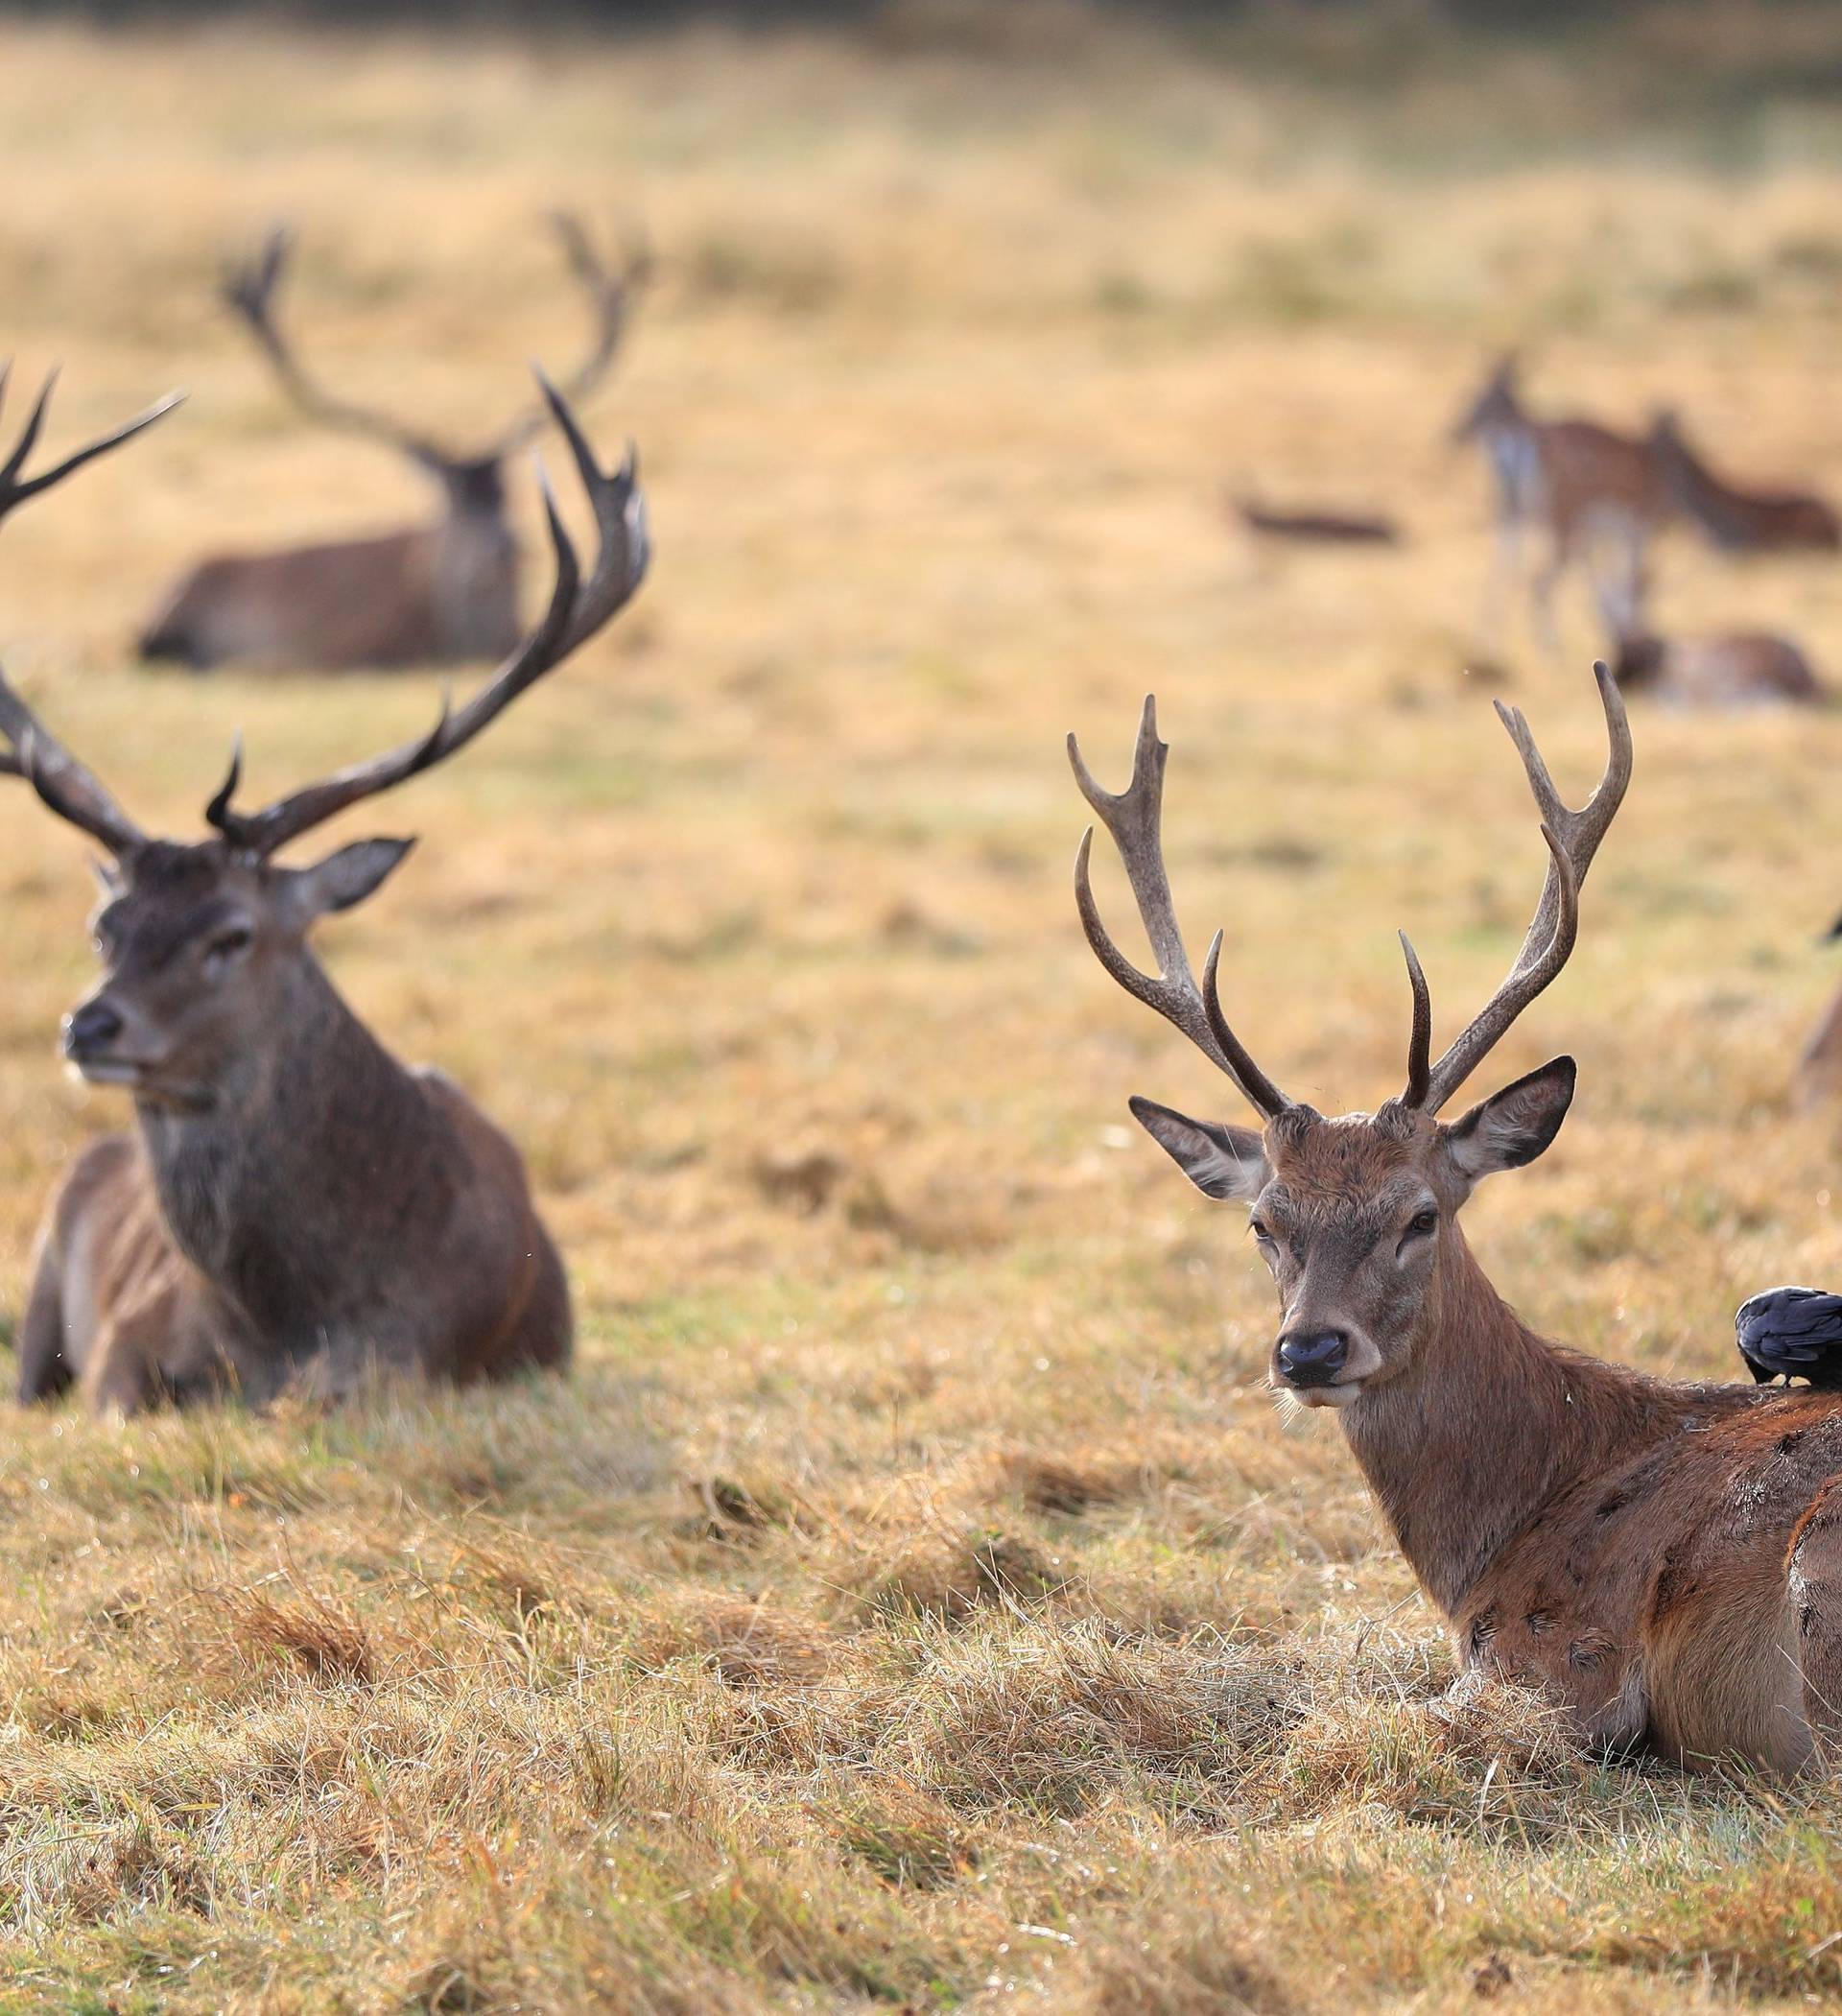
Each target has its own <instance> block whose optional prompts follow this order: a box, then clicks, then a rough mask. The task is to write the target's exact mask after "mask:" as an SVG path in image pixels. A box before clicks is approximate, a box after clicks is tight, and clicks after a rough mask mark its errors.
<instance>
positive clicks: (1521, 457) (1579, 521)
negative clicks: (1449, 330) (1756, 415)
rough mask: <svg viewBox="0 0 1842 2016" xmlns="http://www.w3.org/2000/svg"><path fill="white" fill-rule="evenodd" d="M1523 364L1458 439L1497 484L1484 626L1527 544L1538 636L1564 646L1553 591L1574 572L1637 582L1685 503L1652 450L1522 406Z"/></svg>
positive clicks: (1488, 395) (1506, 361)
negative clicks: (1533, 544)
mask: <svg viewBox="0 0 1842 2016" xmlns="http://www.w3.org/2000/svg"><path fill="white" fill-rule="evenodd" d="M1519 376H1520V369H1519V366H1518V362H1517V360H1516V358H1515V357H1514V356H1513V355H1512V356H1505V357H1503V358H1501V359H1500V360H1499V362H1498V364H1497V366H1496V368H1494V369H1493V370H1492V372H1491V374H1490V376H1489V377H1488V378H1487V379H1486V380H1485V382H1484V388H1483V390H1482V391H1480V392H1479V393H1478V395H1477V397H1476V399H1474V400H1473V401H1472V403H1471V404H1470V405H1469V406H1468V407H1467V408H1466V409H1465V411H1464V412H1463V413H1462V414H1461V415H1460V416H1459V419H1458V422H1457V425H1456V426H1455V427H1454V428H1453V429H1452V439H1453V440H1454V441H1455V442H1459V443H1465V442H1471V441H1475V442H1476V443H1477V445H1478V446H1479V447H1480V448H1481V449H1482V450H1483V452H1484V457H1485V460H1486V461H1487V462H1489V464H1490V470H1491V474H1492V477H1493V478H1494V479H1495V482H1496V488H1497V496H1496V541H1495V546H1494V548H1493V551H1492V557H1491V566H1490V573H1489V576H1488V578H1487V580H1486V582H1485V588H1484V615H1483V626H1484V628H1485V629H1486V630H1487V631H1488V630H1491V629H1495V628H1496V622H1497V605H1498V603H1499V601H1500V596H1501V594H1502V590H1503V587H1504V585H1505V583H1506V582H1507V581H1509V580H1510V579H1511V578H1512V577H1513V575H1514V574H1515V572H1516V570H1517V568H1518V566H1519V565H1520V562H1521V558H1522V552H1523V541H1524V539H1525V538H1527V537H1530V536H1534V537H1535V538H1537V539H1538V540H1539V541H1540V542H1541V547H1542V552H1541V557H1540V558H1539V561H1538V563H1537V565H1536V568H1535V571H1534V573H1533V574H1532V575H1531V576H1530V579H1529V596H1530V601H1531V605H1532V608H1533V614H1534V620H1535V630H1536V635H1537V637H1538V639H1539V640H1540V642H1541V644H1542V646H1543V648H1544V649H1545V650H1547V651H1549V652H1552V651H1554V650H1555V649H1556V648H1557V645H1558V632H1557V631H1556V629H1555V625H1554V591H1555V588H1556V587H1557V586H1558V584H1559V582H1560V580H1561V577H1562V575H1563V574H1564V573H1566V572H1567V570H1568V569H1569V568H1579V569H1582V570H1584V571H1587V572H1589V573H1591V574H1593V575H1594V576H1596V577H1600V578H1604V577H1607V576H1613V575H1616V576H1618V577H1628V578H1630V579H1632V580H1634V581H1635V579H1636V578H1637V576H1638V575H1639V574H1640V573H1641V570H1642V567H1643V561H1644V556H1645V554H1646V553H1647V552H1648V550H1649V546H1650V542H1651V540H1652V538H1653V537H1654V536H1655V535H1656V534H1657V533H1658V532H1659V531H1661V530H1662V528H1663V527H1664V526H1665V524H1667V523H1668V521H1669V519H1670V518H1671V517H1672V516H1674V515H1675V510H1676V504H1675V499H1674V496H1673V494H1672V492H1671V490H1670V488H1669V486H1668V485H1667V484H1666V483H1665V481H1664V478H1663V473H1662V471H1661V469H1660V468H1659V467H1658V464H1657V458H1656V456H1655V454H1654V453H1653V452H1652V449H1651V447H1650V444H1649V443H1648V442H1647V441H1642V440H1638V439H1633V438H1632V437H1631V436H1629V435H1623V434H1618V433H1616V432H1614V430H1613V429H1611V428H1610V427H1601V426H1600V425H1599V424H1598V423H1597V422H1596V421H1594V420H1583V419H1560V420H1538V419H1537V418H1536V417H1535V416H1534V415H1532V414H1531V413H1530V412H1529V411H1528V409H1527V407H1525V406H1524V405H1523V399H1522V393H1521V391H1520V386H1519Z"/></svg>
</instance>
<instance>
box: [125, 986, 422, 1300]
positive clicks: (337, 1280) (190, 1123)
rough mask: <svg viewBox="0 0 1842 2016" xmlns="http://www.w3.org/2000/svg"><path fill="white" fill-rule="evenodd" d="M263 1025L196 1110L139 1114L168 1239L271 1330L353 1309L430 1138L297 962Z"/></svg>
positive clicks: (351, 1026) (407, 1081)
mask: <svg viewBox="0 0 1842 2016" xmlns="http://www.w3.org/2000/svg"><path fill="white" fill-rule="evenodd" d="M267 1021H268V1026H267V1029H266V1031H265V1032H264V1036H263V1038H262V1040H260V1041H259V1042H257V1043H255V1044H253V1045H252V1046H251V1047H250V1048H249V1049H248V1050H247V1051H246V1052H245V1053H244V1054H243V1055H241V1056H240V1057H239V1058H238V1059H237V1060H236V1062H235V1063H234V1064H233V1065H231V1066H230V1067H229V1068H227V1069H225V1070H224V1071H223V1072H221V1073H220V1074H219V1077H218V1079H217V1081H216V1082H215V1084H214V1086H213V1092H214V1095H215V1096H214V1100H213V1103H212V1104H211V1106H210V1107H209V1108H208V1109H207V1110H204V1111H200V1112H176V1111H174V1110H173V1109H171V1108H167V1107H156V1106H153V1105H150V1104H146V1103H142V1104H141V1105H140V1106H139V1107H138V1113H139V1119H140V1126H141V1134H142V1139H143V1141H144V1142H145V1144H146V1148H147V1152H148V1159H149V1162H150V1164H151V1167H152V1170H153V1180H154V1186H155V1189H156V1192H157V1194H158V1197H159V1201H160V1207H161V1212H162V1215H163V1216H164V1218H165V1220H166V1222H167V1226H168V1229H169V1230H170V1231H171V1233H172V1235H173V1237H174V1240H175V1242H176V1244H177V1245H178V1247H179V1249H180V1250H181V1251H182V1252H183V1253H184V1254H185V1256H186V1257H187V1259H189V1260H190V1261H191V1262H192V1263H193V1265H194V1266H196V1267H197V1268H198V1269H200V1270H201V1272H202V1273H204V1274H205V1275H206V1276H208V1277H209V1278H210V1279H211V1281H212V1282H213V1283H214V1284H215V1285H216V1286H217V1287H218V1288H219V1289H220V1290H221V1291H223V1292H224V1293H226V1294H227V1295H228V1296H230V1298H231V1299H232V1300H233V1301H234V1302H236V1303H237V1304H238V1305H239V1306H240V1307H241V1308H242V1309H243V1310H244V1311H245V1313H246V1314H247V1315H248V1316H249V1318H250V1319H251V1320H252V1321H253V1322H254V1323H255V1325H256V1326H257V1328H258V1329H259V1330H262V1331H264V1332H266V1333H273V1332H275V1331H277V1330H284V1331H285V1330H292V1329H294V1328H295V1327H299V1326H301V1325H302V1324H305V1325H309V1326H311V1325H313V1324H315V1323H319V1322H324V1321H328V1320H331V1319H333V1318H334V1317H335V1316H337V1315H338V1314H339V1313H340V1307H341V1305H342V1303H347V1302H349V1301H351V1300H352V1299H353V1297H354V1295H357V1297H358V1299H361V1300H362V1288H363V1286H364V1284H365V1283H366V1281H367V1280H369V1279H370V1278H371V1277H372V1275H373V1274H374V1273H375V1272H376V1271H377V1269H378V1268H381V1266H382V1265H383V1264H384V1262H385V1260H386V1259H387V1257H388V1247H389V1245H390V1240H391V1238H392V1236H393V1226H394V1222H395V1219H396V1217H397V1216H398V1214H399V1210H400V1207H401V1205H402V1203H403V1200H404V1199H405V1198H409V1197H411V1196H413V1195H414V1194H415V1193H416V1191H417V1189H418V1188H419V1187H428V1186H430V1185H431V1184H433V1183H434V1168H433V1166H434V1165H437V1163H438V1154H439V1149H440V1143H439V1141H438V1139H437V1138H436V1137H437V1136H438V1134H439V1131H440V1129H439V1122H438V1118H437V1114H436V1112H435V1110H434V1108H433V1107H432V1105H431V1103H430V1102H429V1101H428V1100H427V1099H426V1098H425V1097H424V1096H423V1093H422V1090H421V1087H420V1086H419V1084H418V1083H417V1081H416V1079H414V1078H413V1077H412V1076H411V1074H410V1073H409V1072H408V1071H406V1070H405V1069H404V1068H403V1067H402V1065H400V1064H399V1063H397V1061H396V1060H395V1058H393V1057H392V1056H391V1055H390V1053H389V1052H388V1051H386V1050H385V1049H384V1047H383V1045H382V1044H380V1043H379V1042H378V1041H377V1040H376V1038H375V1037H374V1036H372V1035H371V1033H370V1032H369V1031H368V1030H367V1029H366V1027H365V1025H364V1024H363V1023H362V1022H360V1021H359V1019H358V1017H357V1016H356V1015H354V1014H353V1013H352V1011H351V1009H350V1008H347V1007H346V1005H345V1003H344V1001H343V1000H342V998H341V997H340V994H339V992H338V990H337V989H336V988H335V987H334V986H333V984H332V983H331V981H330V980H328V979H327V977H326V975H325V973H324V971H323V970H322V969H321V967H320V966H319V963H318V962H317V961H315V960H314V958H313V957H312V955H311V954H309V953H307V952H305V951H302V952H301V953H300V954H299V955H298V956H297V958H296V959H295V961H293V962H292V963H291V965H290V967H289V969H288V971H287V972H286V974H285V975H284V976H283V978H282V979H281V982H280V984H279V986H278V989H277V994H276V997H275V998H274V999H273V1000H272V1002H271V1004H270V1005H269V1015H268V1018H267ZM435 1187H438V1185H436V1186H435ZM373 1263H376V1265H375V1266H373Z"/></svg>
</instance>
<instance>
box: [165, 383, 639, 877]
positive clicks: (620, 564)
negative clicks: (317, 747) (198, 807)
mask: <svg viewBox="0 0 1842 2016" xmlns="http://www.w3.org/2000/svg"><path fill="white" fill-rule="evenodd" d="M538 383H539V385H540V386H541V387H542V389H543V394H544V398H545V400H546V402H547V403H548V405H549V407H550V410H551V412H552V414H553V415H555V420H556V423H557V425H558V426H559V427H560V428H561V429H562V431H563V436H564V438H565V439H566V440H567V441H568V443H569V448H570V454H571V456H572V457H573V459H574V461H575V463H576V467H577V470H578V473H579V475H580V477H581V481H582V486H583V488H584V489H585V490H586V492H587V493H588V499H589V503H590V505H591V507H592V508H593V510H594V513H595V522H596V529H597V534H598V538H599V549H598V551H597V554H596V558H595V565H594V567H593V568H592V569H591V570H590V572H589V575H588V578H587V580H586V581H584V580H583V579H582V578H581V574H580V570H579V565H578V562H577V558H576V551H575V548H574V547H573V546H572V545H571V544H570V540H569V534H567V533H566V532H565V531H564V530H563V523H562V520H561V518H560V517H559V516H558V515H557V511H556V501H555V497H554V496H553V495H552V494H551V491H550V486H549V484H548V482H546V483H545V484H544V510H545V515H546V517H547V520H548V522H549V526H550V539H551V547H552V551H553V553H554V555H555V567H556V580H555V587H554V589H553V590H552V593H551V598H550V606H549V608H548V609H547V610H546V611H545V614H544V618H543V621H542V622H541V623H540V624H539V625H538V626H537V628H536V629H534V630H532V631H531V635H530V636H529V637H527V638H526V639H525V641H524V643H523V644H521V645H520V646H519V647H518V649H517V650H516V651H515V652H512V654H511V655H510V657H508V659H507V660H506V661H505V663H504V664H503V665H502V666H500V668H499V670H498V671H497V672H495V673H494V674H493V675H492V676H491V677H490V678H489V679H488V680H487V681H486V682H485V684H484V686H482V687H481V689H480V690H479V692H478V693H476V694H475V695H474V697H473V698H472V700H469V701H468V702H467V704H466V705H465V706H464V707H462V708H461V710H460V712H459V713H450V712H449V711H448V709H447V707H446V706H445V705H444V706H443V708H442V710H441V716H440V719H439V720H438V721H437V723H436V724H435V726H434V728H433V729H432V730H431V731H430V732H429V733H428V734H427V735H425V736H423V737H422V738H421V739H420V740H419V741H416V742H411V743H406V744H404V745H403V747H400V748H397V749H392V750H390V752H389V753H388V754H386V755H382V756H376V757H373V758H372V759H371V760H370V761H369V762H368V763H360V764H354V765H353V766H352V767H351V768H350V769H349V770H343V771H339V772H338V773H337V774H336V775H334V776H331V777H326V778H323V779H321V780H320V781H319V782H318V783H314V784H309V785H306V786H304V787H303V788H302V789H300V790H299V791H296V792H294V793H291V794H290V795H288V796H287V797H285V798H278V799H277V800H276V801H275V802H274V803H273V804H272V805H269V806H266V807H265V808H264V809H263V810H262V811H260V812H249V813H242V812H237V811H235V810H233V809H232V804H231V800H232V799H233V798H234V796H235V795H236V789H237V785H238V782H239V781H240V777H241V770H242V757H241V749H239V751H238V752H237V754H236V755H235V756H233V758H232V761H231V767H230V774H229V776H228V777H227V778H226V780H225V782H224V787H223V789H222V790H220V791H219V793H218V795H217V796H216V797H214V798H213V799H212V801H211V804H210V806H209V807H208V808H207V811H206V814H205V817H206V818H207V819H208V820H209V822H210V823H211V824H212V825H213V826H215V827H216V828H217V829H218V831H219V832H220V833H222V834H223V835H224V838H225V839H226V840H227V841H229V842H231V843H232V844H233V845H235V846H238V847H241V848H244V849H247V850H248V852H250V853H252V854H255V855H259V856H267V855H270V854H272V853H274V852H275V850H276V849H277V848H279V847H281V846H284V845H285V844H286V843H287V842H289V841H291V840H295V839H297V838H298V837H299V836H300V835H301V834H303V833H305V832H307V831H308V829H309V828H310V827H314V826H318V825H320V824H322V823H323V822H324V821H325V820H327V819H329V818H332V817H333V816H334V814H335V813H339V812H342V811H343V810H344V809H345V808H346V807H347V806H348V805H355V804H357V803H358V802H359V801H360V800H361V799H363V798H369V797H375V796H376V795H378V794H379V793H380V792H385V791H389V790H390V789H391V788H392V787H393V786H394V785H397V784H401V783H403V782H404V781H405V779H407V778H410V777H413V776H415V775H416V774H417V773H418V772H419V771H425V770H432V769H433V768H434V767H435V766H436V765H437V763H443V762H445V761H446V760H447V759H448V758H449V757H450V756H452V755H454V754H456V753H457V752H458V751H459V750H461V749H463V748H464V747H466V746H467V744H468V743H470V742H471V741H472V740H473V739H474V737H475V736H476V735H478V734H480V733H481V732H482V730H483V729H484V728H485V727H486V726H487V725H488V724H489V723H492V722H493V721H495V720H497V718H498V717H499V715H500V714H502V713H503V712H504V711H505V709H506V708H507V707H508V706H509V705H510V704H511V702H512V701H513V700H516V699H517V698H518V696H519V695H520V694H521V693H524V692H526V691H527V690H528V689H529V688H530V687H531V686H533V685H535V684H536V682H537V681H538V680H539V679H540V678H542V677H543V676H544V675H545V674H546V673H548V672H551V671H553V670H554V669H555V667H556V666H558V665H560V664H561V663H562V661H563V660H564V659H565V658H567V657H568V656H569V655H570V653H571V652H574V651H575V650H576V649H577V648H578V647H579V645H581V644H583V643H585V642H586V641H587V639H588V638H590V637H592V636H593V635H594V634H595V632H596V631H597V630H599V629H602V626H603V625H605V624H606V623H608V622H609V621H610V620H611V619H612V618H613V617H614V615H615V614H616V613H617V612H618V611H619V610H620V609H621V608H623V607H624V606H625V605H626V603H627V602H628V601H630V600H631V599H632V596H633V594H634V592H635V591H636V590H637V589H638V587H639V585H640V582H641V581H643V580H644V579H645V575H646V569H647V563H648V561H649V558H650V557H651V550H650V546H649V540H648V535H647V523H646V501H645V498H644V496H643V495H642V493H641V490H640V486H639V470H638V466H637V463H636V462H635V459H634V456H633V454H632V452H631V451H630V450H629V451H628V453H627V456H626V460H625V462H622V464H621V466H620V467H619V468H618V469H616V470H615V471H614V472H613V473H612V474H611V475H610V474H607V473H604V472H603V471H602V469H601V468H600V467H599V466H598V464H597V462H596V461H595V453H594V450H593V449H592V448H591V447H590V446H589V443H588V441H587V439H585V438H584V436H583V434H582V431H581V429H580V428H579V426H578V425H577V424H576V416H575V415H574V414H573V413H571V411H570V409H569V406H568V404H567V403H566V402H565V400H564V399H563V396H562V394H561V393H560V392H558V391H556V390H555V387H554V386H552V385H551V384H550V383H549V381H548V380H546V379H545V378H543V377H542V375H541V373H540V374H539V378H538ZM540 476H541V471H540Z"/></svg>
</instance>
